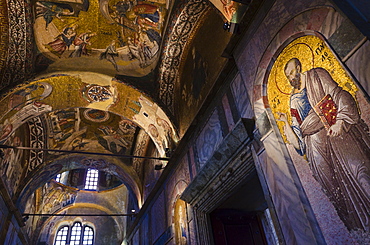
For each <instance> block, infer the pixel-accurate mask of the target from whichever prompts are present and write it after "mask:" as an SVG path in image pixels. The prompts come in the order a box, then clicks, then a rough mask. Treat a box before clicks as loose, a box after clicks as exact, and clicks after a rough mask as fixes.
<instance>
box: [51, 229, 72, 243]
mask: <svg viewBox="0 0 370 245" xmlns="http://www.w3.org/2000/svg"><path fill="white" fill-rule="evenodd" d="M68 230H69V227H68V226H63V227H61V228H60V229H59V231H58V233H57V236H56V237H55V243H54V245H65V244H66V243H67V236H68Z"/></svg>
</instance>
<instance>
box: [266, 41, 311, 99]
mask: <svg viewBox="0 0 370 245" xmlns="http://www.w3.org/2000/svg"><path fill="white" fill-rule="evenodd" d="M298 45H300V46H299V47H296V46H298ZM293 47H296V48H295V49H294V50H293V51H292V50H291V49H292V48H293ZM298 57H306V59H302V58H299V61H300V62H301V64H302V71H301V72H302V73H303V72H305V71H307V70H310V69H312V68H314V66H315V60H314V58H315V57H314V53H313V50H312V48H311V47H310V46H309V45H308V44H306V43H301V42H300V43H294V44H292V45H288V46H287V47H286V48H284V49H283V51H282V52H281V54H280V55H279V57H278V59H277V60H276V61H275V64H274V66H273V70H274V76H275V77H274V83H275V86H276V88H277V89H278V90H279V92H280V93H282V94H285V95H290V91H289V92H285V91H284V89H282V88H280V87H279V85H278V82H277V80H279V81H280V80H281V81H286V82H287V84H288V86H286V85H285V86H284V87H289V88H291V85H290V83H289V81H288V79H287V78H286V76H285V74H284V67H285V64H286V63H287V62H288V61H289V60H290V59H292V58H298ZM309 57H312V59H311V61H310V59H309Z"/></svg>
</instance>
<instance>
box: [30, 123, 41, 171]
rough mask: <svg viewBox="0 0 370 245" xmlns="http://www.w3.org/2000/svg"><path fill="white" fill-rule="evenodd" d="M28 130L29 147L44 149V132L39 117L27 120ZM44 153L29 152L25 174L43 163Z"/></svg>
mask: <svg viewBox="0 0 370 245" xmlns="http://www.w3.org/2000/svg"><path fill="white" fill-rule="evenodd" d="M27 123H28V126H29V129H30V146H31V147H32V148H45V132H44V127H43V124H42V121H41V118H40V117H34V118H32V119H30V120H28V122H27ZM43 159H44V151H35V150H30V159H29V165H28V169H27V172H31V171H32V170H34V169H35V168H36V167H37V166H39V165H41V164H42V163H43Z"/></svg>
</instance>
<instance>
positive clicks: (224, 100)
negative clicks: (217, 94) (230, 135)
mask: <svg viewBox="0 0 370 245" xmlns="http://www.w3.org/2000/svg"><path fill="white" fill-rule="evenodd" d="M221 101H222V108H223V110H224V113H225V117H226V123H227V128H228V132H230V131H231V130H232V128H233V127H234V126H235V122H234V118H233V115H232V111H231V108H230V103H229V99H228V97H227V95H226V94H225V95H224V96H223V97H222V99H221Z"/></svg>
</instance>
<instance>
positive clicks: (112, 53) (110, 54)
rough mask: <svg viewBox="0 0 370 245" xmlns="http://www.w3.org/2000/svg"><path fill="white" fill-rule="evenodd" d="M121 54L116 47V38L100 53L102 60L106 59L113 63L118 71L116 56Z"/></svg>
mask: <svg viewBox="0 0 370 245" xmlns="http://www.w3.org/2000/svg"><path fill="white" fill-rule="evenodd" d="M118 56H119V54H118V52H117V49H116V40H113V41H112V42H111V44H110V45H109V46H108V47H107V48H106V49H105V51H104V52H103V53H101V54H100V60H103V59H106V60H108V61H109V62H110V63H112V64H113V66H114V68H115V69H116V71H118V65H117V63H116V60H115V58H114V57H118Z"/></svg>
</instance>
